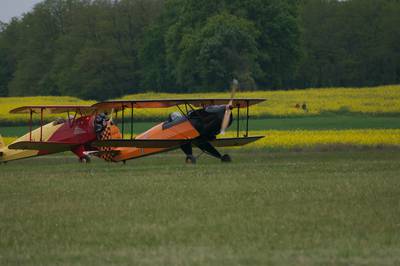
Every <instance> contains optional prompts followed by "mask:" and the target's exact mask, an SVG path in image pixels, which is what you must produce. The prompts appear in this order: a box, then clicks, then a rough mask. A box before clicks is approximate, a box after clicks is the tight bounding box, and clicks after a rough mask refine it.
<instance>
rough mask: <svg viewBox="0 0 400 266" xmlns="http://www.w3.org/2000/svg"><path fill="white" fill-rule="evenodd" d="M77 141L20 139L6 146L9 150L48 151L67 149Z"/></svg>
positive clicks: (76, 144) (74, 145)
mask: <svg viewBox="0 0 400 266" xmlns="http://www.w3.org/2000/svg"><path fill="white" fill-rule="evenodd" d="M78 145H80V144H79V143H69V142H68V143H67V142H39V141H20V142H16V143H13V144H11V145H10V146H8V148H9V149H11V150H36V151H49V152H63V151H69V150H71V149H72V148H73V147H76V146H78Z"/></svg>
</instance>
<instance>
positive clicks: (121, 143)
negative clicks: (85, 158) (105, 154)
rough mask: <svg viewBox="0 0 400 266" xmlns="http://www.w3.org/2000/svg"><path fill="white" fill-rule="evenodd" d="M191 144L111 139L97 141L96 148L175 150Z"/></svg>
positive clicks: (182, 140)
mask: <svg viewBox="0 0 400 266" xmlns="http://www.w3.org/2000/svg"><path fill="white" fill-rule="evenodd" d="M188 142H190V140H187V139H132V140H128V139H110V140H97V141H95V142H93V143H92V145H93V146H95V147H115V148H117V147H132V148H174V147H179V146H181V145H183V144H185V143H188Z"/></svg>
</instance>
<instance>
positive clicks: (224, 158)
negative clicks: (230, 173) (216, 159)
mask: <svg viewBox="0 0 400 266" xmlns="http://www.w3.org/2000/svg"><path fill="white" fill-rule="evenodd" d="M221 162H223V163H230V162H232V158H231V156H229V155H228V154H224V155H223V156H222V157H221Z"/></svg>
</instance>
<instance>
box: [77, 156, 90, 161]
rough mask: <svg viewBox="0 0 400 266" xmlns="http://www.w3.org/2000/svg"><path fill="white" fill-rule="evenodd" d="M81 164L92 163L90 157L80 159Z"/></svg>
mask: <svg viewBox="0 0 400 266" xmlns="http://www.w3.org/2000/svg"><path fill="white" fill-rule="evenodd" d="M79 162H81V163H90V157H89V156H84V157H81V158H79Z"/></svg>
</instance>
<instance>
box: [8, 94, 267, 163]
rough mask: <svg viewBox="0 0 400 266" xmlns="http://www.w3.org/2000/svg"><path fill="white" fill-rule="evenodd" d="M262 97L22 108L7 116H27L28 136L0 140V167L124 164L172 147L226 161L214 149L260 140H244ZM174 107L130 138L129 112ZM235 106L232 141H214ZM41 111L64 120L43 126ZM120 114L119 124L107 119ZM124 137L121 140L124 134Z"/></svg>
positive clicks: (190, 154) (226, 157)
mask: <svg viewBox="0 0 400 266" xmlns="http://www.w3.org/2000/svg"><path fill="white" fill-rule="evenodd" d="M264 100H265V99H235V98H233V96H232V97H231V99H169V100H137V101H135V100H132V101H107V102H101V103H97V104H94V105H92V106H72V105H71V106H23V107H19V108H16V109H14V110H11V111H10V113H11V114H28V115H29V117H30V119H29V121H30V122H29V125H30V126H29V127H30V129H29V133H27V134H26V135H24V136H22V137H21V138H19V139H17V140H16V141H14V142H13V143H11V144H10V145H9V146H7V147H6V146H5V145H4V143H3V141H2V140H1V139H0V163H1V162H8V161H12V160H18V159H23V158H28V157H34V156H41V155H47V154H53V153H58V152H65V151H72V152H73V153H74V154H76V155H77V156H78V158H79V160H80V161H81V162H89V161H90V156H97V157H100V158H102V159H104V160H106V161H111V162H124V163H125V162H126V161H127V160H131V159H135V158H139V157H143V156H148V155H152V154H156V153H160V152H166V151H170V150H174V149H178V148H180V149H182V151H183V152H184V153H185V154H186V162H187V163H195V162H196V157H195V156H193V152H192V147H193V146H195V147H198V148H199V149H200V150H201V151H203V152H204V153H207V154H209V155H211V156H214V157H216V158H218V159H220V160H221V161H222V162H230V161H231V158H230V156H229V155H227V154H225V155H221V154H220V153H219V152H218V151H217V149H216V148H215V147H227V146H242V145H246V144H248V143H251V142H254V141H256V140H258V139H260V138H262V137H263V136H256V137H249V136H248V129H249V107H250V106H251V105H254V104H257V103H260V102H263V101H264ZM174 106H176V107H177V110H179V111H177V112H174V113H172V114H170V115H169V117H168V120H167V121H165V122H162V123H160V124H158V125H156V126H154V127H152V128H151V129H149V130H147V131H146V132H144V133H142V134H139V135H138V136H136V137H135V138H134V137H133V136H132V132H133V122H134V121H133V112H134V110H135V109H137V108H167V107H174ZM234 108H237V111H238V112H237V116H238V117H237V137H236V138H218V139H217V138H216V136H217V135H218V134H220V133H223V132H225V130H226V129H227V128H228V127H229V126H230V125H231V123H232V120H233V116H232V110H233V109H234ZM240 108H246V109H247V112H246V132H245V134H244V136H243V137H239V133H240V132H239V123H240V117H239V116H240V112H239V111H240ZM126 111H128V112H129V111H130V127H131V128H130V133H131V134H130V136H129V137H125V136H126V134H124V133H125V132H124V131H125V120H126V118H127V117H126V115H125V113H126ZM45 112H49V113H52V114H61V113H67V118H66V119H58V120H56V121H54V122H52V123H49V124H46V125H43V115H44V113H45ZM118 113H121V126H120V127H117V125H116V124H115V123H114V122H113V119H112V116H113V114H115V116H117V115H118ZM34 114H40V121H41V122H40V127H39V128H37V129H35V130H32V116H33V115H34ZM124 135H125V136H124ZM0 138H1V137H0Z"/></svg>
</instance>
